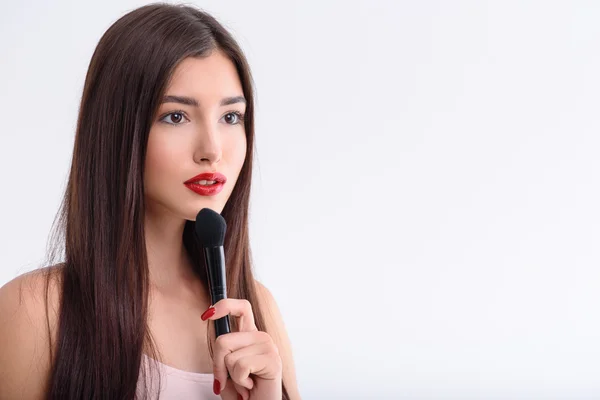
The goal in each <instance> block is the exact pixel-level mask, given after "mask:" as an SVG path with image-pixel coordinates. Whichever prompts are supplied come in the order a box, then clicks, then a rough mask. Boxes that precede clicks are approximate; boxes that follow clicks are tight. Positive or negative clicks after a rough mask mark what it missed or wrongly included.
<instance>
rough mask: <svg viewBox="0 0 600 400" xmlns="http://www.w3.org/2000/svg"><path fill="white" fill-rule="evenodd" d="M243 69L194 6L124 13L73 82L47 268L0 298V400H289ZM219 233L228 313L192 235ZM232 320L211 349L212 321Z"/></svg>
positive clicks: (225, 36)
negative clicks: (253, 232) (71, 136)
mask: <svg viewBox="0 0 600 400" xmlns="http://www.w3.org/2000/svg"><path fill="white" fill-rule="evenodd" d="M253 141H254V101H253V87H252V79H251V75H250V70H249V67H248V64H247V61H246V58H245V57H244V55H243V53H242V51H241V50H240V48H239V46H238V44H237V43H236V42H235V40H234V39H233V38H232V36H231V35H230V34H229V33H228V32H227V31H226V30H225V29H224V28H223V27H222V26H221V25H220V24H219V23H218V22H217V21H216V20H215V19H214V18H212V17H211V16H210V15H208V14H206V13H204V12H201V11H199V10H197V9H195V8H193V7H188V6H179V5H167V4H152V5H147V6H144V7H141V8H138V9H136V10H134V11H132V12H129V13H128V14H126V15H125V16H123V17H122V18H120V19H119V20H118V21H117V22H115V23H114V24H113V25H112V26H111V27H110V28H109V29H108V31H107V32H106V33H105V34H104V36H103V37H102V39H101V40H100V42H99V44H98V46H97V48H96V50H95V52H94V55H93V57H92V60H91V63H90V66H89V70H88V73H87V76H86V80H85V87H84V90H83V96H82V100H81V107H80V111H79V117H78V122H77V132H76V137H75V145H74V150H73V159H72V165H71V171H70V175H69V181H68V185H67V189H66V193H65V197H64V200H63V204H62V208H61V213H60V214H59V216H60V218H59V219H58V221H57V222H58V224H57V225H56V226H57V227H58V230H57V232H58V235H57V236H55V243H56V246H54V248H53V253H52V254H51V259H52V260H56V257H60V258H62V260H60V261H62V262H60V263H54V262H52V263H50V264H49V265H51V266H50V267H46V268H42V269H39V270H36V271H33V272H30V273H27V274H24V275H21V276H19V277H17V278H15V279H14V280H12V281H11V282H9V283H7V284H6V285H5V286H4V287H2V288H1V289H0V399H60V400H67V399H110V400H114V399H134V398H137V399H146V398H148V399H156V398H161V399H175V398H177V399H220V398H222V399H226V400H236V399H239V398H242V399H244V400H247V399H253V400H272V399H278V400H279V399H282V398H283V399H299V398H300V396H299V394H298V390H297V385H296V379H295V372H294V367H293V360H292V354H291V349H290V343H289V340H288V338H287V334H286V332H285V328H284V325H283V323H282V319H281V315H280V314H279V312H278V309H277V306H276V304H275V302H274V300H273V298H272V296H271V295H270V292H269V291H268V290H267V289H266V288H265V287H264V286H262V285H261V284H260V283H258V282H257V281H255V280H254V278H253V275H252V269H251V263H250V249H249V240H248V201H249V195H250V178H251V174H252V152H253ZM205 207H207V208H211V209H213V210H215V211H217V212H219V213H221V215H222V216H223V217H224V219H225V221H226V222H227V235H226V238H225V245H224V246H225V258H226V261H227V279H228V282H227V285H228V288H227V289H228V297H229V299H226V300H221V301H219V302H218V303H216V304H212V305H211V304H210V296H209V294H208V291H207V289H208V288H207V280H206V275H205V272H204V261H203V258H202V257H200V254H201V253H200V248H199V247H198V244H197V242H196V240H195V237H194V233H193V231H194V229H193V227H194V220H195V217H196V214H197V213H198V211H199V210H200V209H202V208H205ZM228 314H229V315H231V317H230V318H231V324H232V332H231V333H229V334H226V335H222V336H219V338H218V339H217V340H214V331H213V330H212V322H211V321H212V320H215V319H218V318H221V317H223V316H225V315H228Z"/></svg>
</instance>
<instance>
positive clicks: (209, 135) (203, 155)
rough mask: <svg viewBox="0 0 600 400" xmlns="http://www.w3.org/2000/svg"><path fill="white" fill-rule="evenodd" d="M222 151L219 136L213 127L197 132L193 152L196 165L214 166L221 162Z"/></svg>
mask: <svg viewBox="0 0 600 400" xmlns="http://www.w3.org/2000/svg"><path fill="white" fill-rule="evenodd" d="M221 157H222V149H221V141H220V140H219V134H218V131H217V129H216V128H215V127H212V126H211V127H206V129H202V132H199V134H198V139H197V143H196V149H195V152H194V161H195V162H196V163H203V162H209V163H210V164H215V163H218V162H219V161H221Z"/></svg>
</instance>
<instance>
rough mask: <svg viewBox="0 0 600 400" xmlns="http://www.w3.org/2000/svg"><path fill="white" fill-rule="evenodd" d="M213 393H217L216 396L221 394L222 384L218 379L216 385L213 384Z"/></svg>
mask: <svg viewBox="0 0 600 400" xmlns="http://www.w3.org/2000/svg"><path fill="white" fill-rule="evenodd" d="M213 392H215V394H221V384H220V383H219V381H218V380H216V379H215V383H213Z"/></svg>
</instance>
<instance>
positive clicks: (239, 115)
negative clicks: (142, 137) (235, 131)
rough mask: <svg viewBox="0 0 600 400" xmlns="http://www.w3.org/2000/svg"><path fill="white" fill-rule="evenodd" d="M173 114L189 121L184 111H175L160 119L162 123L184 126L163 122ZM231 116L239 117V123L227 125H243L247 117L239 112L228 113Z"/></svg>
mask: <svg viewBox="0 0 600 400" xmlns="http://www.w3.org/2000/svg"><path fill="white" fill-rule="evenodd" d="M173 114H181V115H183V117H184V118H185V119H187V120H188V121H189V118H188V117H187V115H186V114H185V112H184V111H183V110H175V111H171V112H170V113H168V114H165V115H163V116H162V117H161V118H160V122H164V123H165V124H168V125H174V126H177V125H183V124H181V123H179V124H174V123H172V122H166V121H163V119H165V118H166V117H168V116H169V115H173ZM229 114H234V115H236V116H237V117H238V122H237V123H235V124H227V125H239V124H241V123H243V122H244V117H245V116H246V115H245V114H244V113H241V112H239V111H230V112H228V113H227V114H225V115H229ZM225 115H224V116H225Z"/></svg>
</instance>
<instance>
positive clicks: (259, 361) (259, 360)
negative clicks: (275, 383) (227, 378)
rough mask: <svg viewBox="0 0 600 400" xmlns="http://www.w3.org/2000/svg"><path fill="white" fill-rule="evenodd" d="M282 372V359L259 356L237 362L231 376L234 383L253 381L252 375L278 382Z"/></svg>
mask: <svg viewBox="0 0 600 400" xmlns="http://www.w3.org/2000/svg"><path fill="white" fill-rule="evenodd" d="M280 371H281V359H280V358H279V356H274V355H273V354H258V355H253V356H249V357H242V358H240V359H239V360H237V362H236V363H235V365H234V367H233V371H231V373H230V374H231V379H232V380H233V381H234V382H246V380H248V379H250V380H251V378H250V374H255V375H256V376H260V378H261V379H265V380H276V379H278V377H279V375H280ZM244 386H245V385H244Z"/></svg>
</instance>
